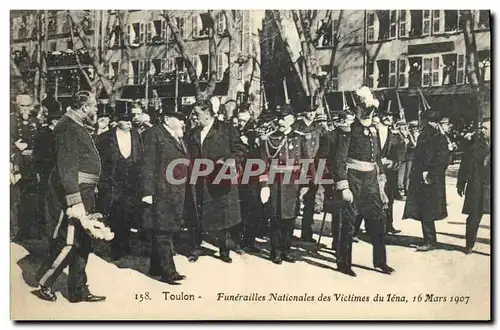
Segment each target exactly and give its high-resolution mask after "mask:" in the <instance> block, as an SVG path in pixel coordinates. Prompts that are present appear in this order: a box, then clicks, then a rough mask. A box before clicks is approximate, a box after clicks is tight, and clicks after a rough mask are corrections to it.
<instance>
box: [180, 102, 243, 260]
mask: <svg viewBox="0 0 500 330" xmlns="http://www.w3.org/2000/svg"><path fill="white" fill-rule="evenodd" d="M211 101H212V102H210V101H208V102H201V103H199V104H196V105H195V107H194V109H193V111H194V113H195V115H196V117H197V120H198V123H199V125H198V126H197V127H196V128H194V129H193V130H192V132H191V134H190V137H189V140H188V148H189V152H190V153H191V156H192V157H193V158H194V159H195V160H196V159H203V160H208V161H210V162H212V164H214V169H213V171H212V172H211V173H210V174H208V175H206V176H201V177H199V178H198V180H197V182H196V198H197V205H200V211H199V216H200V220H201V228H197V229H196V230H194V231H193V236H194V237H200V234H199V233H200V232H206V233H214V234H215V235H216V236H217V245H218V247H219V253H220V259H221V260H222V261H223V262H226V263H231V262H232V259H231V257H230V248H231V244H232V243H234V240H232V237H231V233H232V230H233V227H234V226H236V225H238V224H239V223H240V222H241V211H240V204H239V199H240V198H239V190H238V185H237V184H233V183H232V182H231V181H228V180H221V181H220V182H217V183H214V180H215V179H217V177H218V174H219V172H220V170H221V169H223V168H224V169H226V171H230V170H233V171H234V170H235V169H237V168H238V167H239V166H241V164H242V162H243V161H244V155H245V153H246V151H247V149H246V147H245V145H244V144H243V143H242V141H241V139H240V135H239V133H238V130H237V129H236V128H235V127H233V126H232V125H230V124H228V123H225V122H222V121H220V120H218V119H217V107H218V103H217V101H214V100H213V99H212V100H211ZM194 170H198V171H199V169H194ZM194 242H195V250H194V254H193V256H192V258H191V259H190V260H191V261H195V260H196V259H197V255H198V252H199V249H198V247H199V243H201V241H200V239H199V238H198V239H196V240H195V241H194Z"/></svg>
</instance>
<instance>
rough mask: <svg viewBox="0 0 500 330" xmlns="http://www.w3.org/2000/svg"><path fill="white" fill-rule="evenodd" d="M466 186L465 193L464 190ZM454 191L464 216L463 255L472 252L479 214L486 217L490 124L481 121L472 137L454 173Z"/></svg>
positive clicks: (488, 190) (489, 182)
mask: <svg viewBox="0 0 500 330" xmlns="http://www.w3.org/2000/svg"><path fill="white" fill-rule="evenodd" d="M465 187H467V190H466V189H465ZM457 192H458V195H459V196H460V197H462V196H463V195H464V192H465V200H464V206H463V209H462V213H463V214H467V215H468V217H467V222H466V226H465V240H466V243H465V253H466V254H470V253H472V249H473V248H474V245H475V243H476V238H477V231H478V229H479V224H480V223H481V218H482V217H483V214H490V201H491V121H490V118H485V119H483V120H482V122H481V132H480V133H476V134H475V136H474V137H473V142H472V145H471V146H470V147H469V148H468V149H467V150H466V151H465V153H464V154H463V156H462V161H461V162H460V169H459V171H458V180H457Z"/></svg>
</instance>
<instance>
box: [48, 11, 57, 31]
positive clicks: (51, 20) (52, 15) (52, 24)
mask: <svg viewBox="0 0 500 330" xmlns="http://www.w3.org/2000/svg"><path fill="white" fill-rule="evenodd" d="M47 18H48V34H49V36H52V35H55V34H57V12H53V11H51V12H49V15H48V17H47Z"/></svg>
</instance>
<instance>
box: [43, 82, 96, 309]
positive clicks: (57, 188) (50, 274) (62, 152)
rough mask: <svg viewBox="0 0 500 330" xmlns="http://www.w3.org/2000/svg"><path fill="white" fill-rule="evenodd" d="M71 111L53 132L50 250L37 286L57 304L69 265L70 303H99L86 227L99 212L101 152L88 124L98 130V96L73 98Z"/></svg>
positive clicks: (45, 298) (49, 211) (46, 298)
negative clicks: (90, 274)
mask: <svg viewBox="0 0 500 330" xmlns="http://www.w3.org/2000/svg"><path fill="white" fill-rule="evenodd" d="M71 107H72V109H71V110H68V112H66V114H65V115H64V116H63V117H62V118H61V119H60V120H59V122H58V124H57V125H56V127H55V129H54V137H55V166H54V169H53V170H52V173H51V175H50V182H49V191H48V194H47V211H48V214H49V216H50V217H49V218H48V219H47V225H48V226H47V227H48V228H49V232H50V233H51V235H50V248H49V255H48V257H47V259H45V260H44V262H43V263H42V265H41V267H40V269H39V271H38V273H37V280H38V282H39V284H40V298H42V299H44V300H48V301H55V300H56V299H57V297H56V295H55V293H54V291H53V290H52V286H53V284H54V283H55V282H56V280H57V278H58V277H59V275H60V274H61V273H62V272H63V270H64V268H66V266H68V265H69V274H68V293H69V300H70V301H71V302H81V301H87V302H98V301H103V300H105V297H102V296H96V295H93V294H91V293H90V291H89V289H88V286H87V275H86V271H85V268H86V266H87V260H88V255H89V253H90V251H91V249H92V237H91V236H90V235H89V234H88V233H87V231H86V230H85V229H84V228H83V226H82V224H81V221H82V220H85V219H86V217H87V215H88V214H90V213H93V212H94V210H95V190H96V187H97V182H98V180H99V174H100V172H101V162H100V158H99V152H98V151H97V148H96V147H95V144H94V141H93V139H92V136H91V135H90V133H89V132H88V131H87V129H86V128H85V125H86V124H87V125H95V124H96V112H97V102H96V99H95V95H93V94H92V93H91V92H88V91H79V92H77V93H76V94H75V95H74V96H73V99H72V106H71Z"/></svg>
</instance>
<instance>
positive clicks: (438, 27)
mask: <svg viewBox="0 0 500 330" xmlns="http://www.w3.org/2000/svg"><path fill="white" fill-rule="evenodd" d="M442 25H444V17H443V15H442V13H441V10H433V11H432V33H433V34H439V33H443V27H442Z"/></svg>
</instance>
